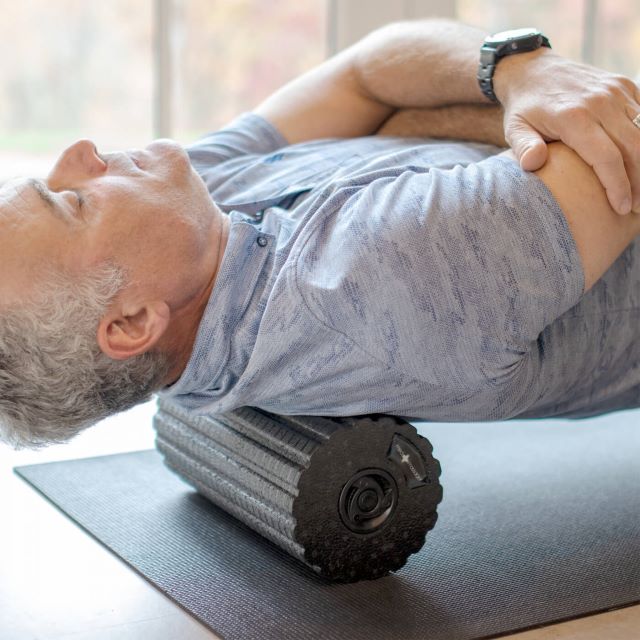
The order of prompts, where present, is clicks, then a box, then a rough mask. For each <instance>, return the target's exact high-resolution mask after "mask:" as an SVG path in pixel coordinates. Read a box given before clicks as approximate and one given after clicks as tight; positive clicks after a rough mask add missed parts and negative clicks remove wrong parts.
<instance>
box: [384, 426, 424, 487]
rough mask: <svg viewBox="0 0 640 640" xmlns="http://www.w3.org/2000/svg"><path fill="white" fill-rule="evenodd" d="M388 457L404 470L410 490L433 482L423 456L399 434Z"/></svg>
mask: <svg viewBox="0 0 640 640" xmlns="http://www.w3.org/2000/svg"><path fill="white" fill-rule="evenodd" d="M387 457H388V459H389V460H393V462H395V463H396V464H397V465H398V466H399V467H400V469H402V473H403V474H404V477H405V480H406V481H407V486H408V487H409V489H415V488H416V487H422V486H424V485H426V484H429V483H430V482H431V480H430V478H429V474H428V473H427V469H426V465H425V462H424V458H423V457H422V454H421V453H420V451H419V450H418V449H417V448H416V447H415V445H413V444H412V443H411V442H410V441H409V440H407V439H406V438H404V437H403V436H401V435H400V434H399V433H396V434H394V436H393V440H392V441H391V447H389V453H388V454H387Z"/></svg>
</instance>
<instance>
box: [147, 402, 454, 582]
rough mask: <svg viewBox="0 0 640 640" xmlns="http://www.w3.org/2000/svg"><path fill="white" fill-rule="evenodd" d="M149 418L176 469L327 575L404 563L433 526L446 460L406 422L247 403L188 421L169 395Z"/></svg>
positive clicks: (347, 578)
mask: <svg viewBox="0 0 640 640" xmlns="http://www.w3.org/2000/svg"><path fill="white" fill-rule="evenodd" d="M154 426H155V429H156V432H157V440H156V446H157V448H158V450H159V451H160V452H161V453H162V454H163V455H164V457H165V462H166V464H167V466H168V467H169V468H171V469H172V470H174V471H175V472H176V473H178V474H179V475H180V476H181V477H182V478H184V479H185V480H186V481H187V482H189V483H190V484H191V485H192V486H193V487H195V488H196V489H197V490H198V491H199V492H200V493H201V494H202V495H204V496H206V497H207V498H208V499H210V500H211V501H212V502H214V503H215V504H217V505H218V506H220V507H222V508H223V509H225V511H228V512H229V513H230V514H232V515H233V516H235V517H236V518H238V519H239V520H241V521H242V522H244V523H245V524H246V525H248V526H249V527H251V528H252V529H254V530H255V531H257V532H258V533H260V534H261V535H263V536H265V537H266V538H268V539H269V540H271V541H272V542H274V543H275V544H277V545H278V546H280V547H281V548H282V549H284V550H285V551H287V553H289V554H291V555H292V556H294V557H295V558H298V559H299V560H301V561H303V562H304V563H305V564H307V565H308V566H309V567H311V568H313V569H314V570H315V571H316V572H317V573H319V574H320V575H322V576H324V577H326V578H330V579H332V580H335V581H338V582H356V581H358V580H366V579H372V578H379V577H382V576H384V575H386V574H388V573H389V571H397V570H398V569H400V568H401V567H402V566H404V564H405V563H406V562H407V559H408V557H409V556H410V555H411V554H413V553H415V552H416V551H418V550H420V548H421V547H422V546H423V544H424V542H425V535H426V533H427V532H428V531H429V530H431V529H432V528H433V526H434V524H435V522H436V519H437V511H436V509H437V505H438V503H439V502H440V500H441V499H442V487H441V486H440V483H439V481H438V478H439V476H440V466H439V464H438V462H437V460H435V459H434V458H433V456H432V455H431V453H432V447H431V444H430V443H429V441H428V440H427V439H426V438H424V437H422V436H420V435H418V433H417V432H416V429H415V427H413V426H412V425H411V424H409V423H408V422H405V421H404V420H401V419H399V418H394V417H391V416H382V415H380V416H364V417H360V418H335V419H328V418H319V417H310V416H294V417H284V416H276V415H273V414H270V413H267V412H264V411H259V410H256V409H252V408H249V407H243V408H241V409H238V410H237V411H233V412H229V413H226V414H222V415H218V416H197V417H192V416H190V415H189V413H188V412H186V411H184V410H183V409H182V408H181V407H180V406H179V405H178V404H176V403H174V402H167V401H163V402H161V403H160V409H159V411H158V413H157V415H156V416H155V419H154Z"/></svg>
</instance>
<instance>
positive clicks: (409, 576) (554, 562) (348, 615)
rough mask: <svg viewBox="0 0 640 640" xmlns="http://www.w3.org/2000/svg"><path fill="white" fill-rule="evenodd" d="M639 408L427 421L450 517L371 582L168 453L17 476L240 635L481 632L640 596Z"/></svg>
mask: <svg viewBox="0 0 640 640" xmlns="http://www.w3.org/2000/svg"><path fill="white" fill-rule="evenodd" d="M628 415H629V414H627V418H626V420H620V421H619V422H614V421H611V420H607V421H604V422H603V421H600V420H585V421H575V422H570V421H566V422H565V421H553V420H549V421H521V422H516V421H511V422H500V423H472V424H424V423H417V424H416V426H417V427H418V431H419V432H420V433H422V434H423V435H425V436H426V437H427V438H429V440H430V441H431V442H432V444H433V445H434V454H435V455H436V457H437V458H439V460H440V462H441V464H442V476H441V482H442V485H443V487H444V499H443V502H442V503H441V504H440V506H439V509H438V512H439V519H438V523H437V525H436V527H435V528H434V529H433V531H431V532H430V533H429V535H428V536H427V543H426V544H425V546H424V547H423V548H422V549H421V550H420V552H418V553H416V554H414V555H412V556H411V557H410V558H409V560H408V562H407V564H406V565H405V566H404V567H403V568H402V569H400V570H399V571H398V572H397V573H394V574H391V575H389V576H388V577H385V578H382V579H379V580H374V581H365V582H358V583H355V584H335V583H331V582H328V581H327V580H325V579H323V578H321V577H318V576H317V575H316V574H315V573H314V572H313V571H312V570H311V569H309V568H307V567H306V566H305V565H303V564H301V563H300V562H299V561H298V560H296V559H294V558H292V557H291V556H289V555H288V554H287V553H285V552H284V551H283V550H281V549H280V548H279V547H277V546H276V545H274V544H273V543H271V542H269V541H267V540H265V539H264V538H263V537H261V536H260V535H258V534H257V533H256V532H254V531H252V530H251V529H249V528H248V527H247V526H245V525H244V524H242V523H240V522H239V521H237V520H235V519H234V518H232V517H231V516H229V515H228V514H227V513H225V512H224V511H222V510H221V509H219V508H218V507H215V506H214V505H212V504H211V503H209V502H208V501H207V500H206V499H204V498H202V497H201V496H199V495H198V494H197V493H195V492H194V491H192V490H191V489H190V488H189V487H188V486H187V485H186V484H184V483H183V482H182V481H181V480H180V479H179V478H178V477H177V476H175V475H173V474H172V473H171V472H170V471H168V470H167V469H166V468H165V467H164V465H163V464H162V461H161V457H160V455H159V454H158V453H156V452H155V451H146V452H137V453H130V454H121V455H114V456H106V457H101V458H91V459H86V460H74V461H66V462H56V463H48V464H43V465H32V466H28V467H21V468H19V469H17V473H18V474H19V475H21V476H22V477H23V478H24V479H26V480H27V481H28V482H30V483H31V484H32V485H33V486H34V487H35V488H36V489H38V490H39V491H40V492H42V493H43V494H44V495H45V496H46V497H47V498H48V499H49V500H51V501H52V502H53V503H54V504H56V505H57V506H58V507H59V508H60V509H61V510H63V511H64V512H65V513H67V514H68V515H69V516H70V517H71V518H72V519H74V520H75V521H76V522H77V523H78V524H80V525H81V526H82V527H84V528H85V529H86V530H87V531H89V532H90V533H91V534H92V535H94V536H95V537H96V538H97V539H98V540H100V541H101V542H102V543H103V544H105V545H106V546H107V547H109V548H110V549H112V550H113V551H114V552H115V553H116V554H118V555H119V556H120V557H122V558H123V559H124V560H125V561H126V562H128V563H129V564H130V565H131V566H132V567H134V568H135V569H136V570H137V571H139V572H141V573H142V574H143V575H144V576H146V577H147V578H148V579H149V580H150V581H151V582H152V583H153V584H155V585H156V586H157V587H158V588H159V589H161V590H162V591H163V592H164V593H166V594H167V595H168V596H169V597H170V598H172V599H173V600H175V601H176V602H177V603H179V604H180V605H182V606H183V607H184V608H185V609H186V610H187V611H189V612H190V613H192V614H193V615H194V616H195V617H197V618H198V619H200V620H201V621H202V622H204V623H205V624H206V625H208V626H209V627H210V628H211V629H212V630H213V631H214V632H215V633H217V634H218V635H220V636H221V637H222V638H224V639H225V640H235V639H238V640H239V639H242V640H253V639H255V640H258V639H260V640H268V639H274V640H276V639H277V640H287V639H294V638H295V639H296V640H300V639H306V638H314V639H315V638H317V639H319V640H320V639H322V640H328V639H331V638H340V639H341V638H345V639H353V640H391V639H395V638H402V639H403V640H418V639H420V640H424V639H429V640H445V639H446V640H466V639H469V638H484V637H491V636H494V635H497V634H503V633H506V632H511V631H516V630H520V629H524V628H527V627H531V626H536V625H540V624H544V623H549V622H552V621H558V620H562V619H568V618H572V617H577V616H581V615H585V614H587V613H590V612H597V611H603V610H606V609H610V608H615V607H620V606H624V605H628V604H632V603H636V602H638V601H640V467H639V464H638V460H639V459H640V428H638V425H637V424H635V422H636V421H637V420H634V418H635V417H636V416H637V414H630V415H632V416H634V417H632V418H631V419H629V417H628ZM70 561H73V559H72V558H71V559H70Z"/></svg>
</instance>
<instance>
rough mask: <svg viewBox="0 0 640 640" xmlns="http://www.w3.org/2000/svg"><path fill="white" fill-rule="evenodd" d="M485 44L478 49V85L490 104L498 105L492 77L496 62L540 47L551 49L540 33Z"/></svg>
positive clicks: (545, 38)
mask: <svg viewBox="0 0 640 640" xmlns="http://www.w3.org/2000/svg"><path fill="white" fill-rule="evenodd" d="M488 40H490V38H487V40H485V43H484V44H483V45H482V47H481V49H480V64H479V65H478V75H477V78H478V84H479V85H480V90H481V91H482V93H483V94H484V95H485V96H487V98H489V100H491V101H492V102H495V103H498V104H499V103H500V101H499V100H498V98H497V96H496V94H495V91H494V90H493V76H494V73H495V70H496V66H497V64H498V62H499V61H500V60H501V59H502V58H504V57H506V56H510V55H514V54H516V53H525V52H527V51H535V50H536V49H539V48H540V47H549V49H550V48H551V43H550V42H549V39H548V38H547V37H546V36H544V35H542V34H541V33H540V32H533V33H531V35H530V36H526V37H521V38H508V39H505V40H503V41H501V42H495V41H492V42H491V43H488V42H487V41H488Z"/></svg>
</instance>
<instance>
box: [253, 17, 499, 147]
mask: <svg viewBox="0 0 640 640" xmlns="http://www.w3.org/2000/svg"><path fill="white" fill-rule="evenodd" d="M483 38H484V34H483V32H482V31H479V30H478V29H474V28H472V27H467V26H465V25H462V24H458V23H454V22H450V21H446V20H425V21H419V22H402V23H395V24H391V25H388V26H386V27H383V28H382V29H378V30H377V31H373V32H372V33H370V34H369V35H368V36H366V37H365V38H363V39H362V40H360V41H359V42H357V43H356V44H354V45H353V46H351V47H349V48H348V49H345V50H344V51H342V52H341V53H339V54H338V55H336V56H334V57H333V58H330V59H329V60H327V61H326V62H324V63H323V64H321V65H319V66H318V67H315V68H314V69H311V70H310V71H308V72H307V73H305V74H303V75H302V76H300V77H299V78H296V79H295V80H293V81H292V82H290V83H288V84H287V85H285V86H284V87H282V88H281V89H280V90H278V91H277V92H276V93H274V94H273V95H272V96H270V97H269V98H267V100H265V101H264V102H263V103H262V104H260V105H259V106H258V107H257V109H256V113H258V114H260V115H262V116H264V117H265V118H266V119H267V120H269V121H270V122H271V123H273V124H274V125H275V126H276V127H277V128H278V129H279V130H280V132H281V133H282V134H283V135H284V137H285V138H286V139H287V140H288V141H289V142H290V143H296V142H301V141H304V140H313V139H317V138H328V137H355V136H363V135H370V134H372V133H374V132H375V131H377V130H378V128H379V127H380V125H381V124H382V123H383V122H384V121H385V120H387V119H388V118H389V116H391V115H392V114H393V113H394V112H395V111H396V110H397V109H398V108H399V107H439V106H443V105H446V104H452V103H456V102H465V103H483V102H484V103H486V104H488V100H487V99H486V98H485V97H484V96H483V95H482V92H481V91H480V89H479V87H478V83H477V81H476V77H475V74H476V68H477V65H478V51H479V49H480V46H481V44H482V41H483ZM452 42H458V43H464V44H460V45H459V46H456V47H453V46H452V44H451V43H452Z"/></svg>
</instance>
